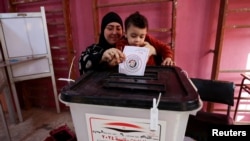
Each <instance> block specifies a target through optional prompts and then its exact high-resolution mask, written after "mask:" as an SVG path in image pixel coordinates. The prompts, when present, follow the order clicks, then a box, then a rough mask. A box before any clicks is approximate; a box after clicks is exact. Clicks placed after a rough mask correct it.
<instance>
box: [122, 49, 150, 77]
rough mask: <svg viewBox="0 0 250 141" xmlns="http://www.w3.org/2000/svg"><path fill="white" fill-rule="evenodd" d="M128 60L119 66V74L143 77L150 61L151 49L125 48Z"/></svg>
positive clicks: (124, 51)
mask: <svg viewBox="0 0 250 141" xmlns="http://www.w3.org/2000/svg"><path fill="white" fill-rule="evenodd" d="M123 53H124V54H125V56H126V60H125V61H123V62H122V63H120V64H119V73H123V74H126V75H137V76H143V75H144V72H145V68H146V64H147V61H148V54H149V49H148V48H146V47H137V46H125V48H124V50H123Z"/></svg>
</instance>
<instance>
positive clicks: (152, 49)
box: [144, 42, 157, 56]
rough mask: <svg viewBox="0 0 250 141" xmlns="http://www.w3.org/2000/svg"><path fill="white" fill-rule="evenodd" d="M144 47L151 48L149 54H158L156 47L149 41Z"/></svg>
mask: <svg viewBox="0 0 250 141" xmlns="http://www.w3.org/2000/svg"><path fill="white" fill-rule="evenodd" d="M144 47H146V48H149V54H148V56H151V55H156V54H157V53H156V50H155V48H154V47H153V46H152V45H151V44H149V43H148V42H144Z"/></svg>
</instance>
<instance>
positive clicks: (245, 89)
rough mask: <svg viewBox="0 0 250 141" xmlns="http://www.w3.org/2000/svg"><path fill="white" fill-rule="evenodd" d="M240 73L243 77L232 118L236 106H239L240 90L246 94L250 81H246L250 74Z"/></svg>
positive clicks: (235, 113)
mask: <svg viewBox="0 0 250 141" xmlns="http://www.w3.org/2000/svg"><path fill="white" fill-rule="evenodd" d="M240 75H241V76H242V77H243V78H242V80H241V84H240V90H239V95H238V98H237V102H236V107H235V112H234V120H235V119H236V116H237V112H238V107H239V103H240V99H241V94H242V92H243V91H245V92H247V93H248V94H250V83H246V82H247V81H250V76H247V75H245V74H240Z"/></svg>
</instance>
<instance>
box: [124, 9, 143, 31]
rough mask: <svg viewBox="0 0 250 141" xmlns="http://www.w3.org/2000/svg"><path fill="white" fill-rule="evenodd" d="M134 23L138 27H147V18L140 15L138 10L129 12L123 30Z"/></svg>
mask: <svg viewBox="0 0 250 141" xmlns="http://www.w3.org/2000/svg"><path fill="white" fill-rule="evenodd" d="M131 25H134V26H135V27H138V28H147V29H148V20H147V18H146V17H145V16H143V15H141V14H140V13H139V12H138V11H136V12H135V13H133V14H131V15H130V16H129V17H127V18H126V19H125V31H127V29H128V28H129V27H130V26H131Z"/></svg>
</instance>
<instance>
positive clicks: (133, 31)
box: [125, 25, 147, 46]
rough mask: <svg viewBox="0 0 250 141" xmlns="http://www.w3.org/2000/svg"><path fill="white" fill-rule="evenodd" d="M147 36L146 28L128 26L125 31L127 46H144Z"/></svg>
mask: <svg viewBox="0 0 250 141" xmlns="http://www.w3.org/2000/svg"><path fill="white" fill-rule="evenodd" d="M146 34H147V28H143V29H142V28H138V27H135V26H134V25H130V26H129V28H128V29H127V31H126V33H125V36H126V37H127V39H128V43H129V45H133V46H144V40H145V37H146Z"/></svg>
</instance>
